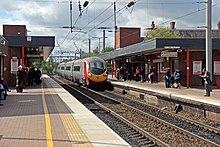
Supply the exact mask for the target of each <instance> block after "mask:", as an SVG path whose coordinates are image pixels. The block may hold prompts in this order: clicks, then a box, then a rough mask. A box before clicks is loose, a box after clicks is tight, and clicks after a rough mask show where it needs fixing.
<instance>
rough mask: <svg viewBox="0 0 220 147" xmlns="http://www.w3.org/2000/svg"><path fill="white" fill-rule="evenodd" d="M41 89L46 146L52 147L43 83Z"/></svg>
mask: <svg viewBox="0 0 220 147" xmlns="http://www.w3.org/2000/svg"><path fill="white" fill-rule="evenodd" d="M41 89H42V101H43V108H44V113H45V115H44V116H45V122H46V139H47V147H53V137H52V131H51V124H50V115H49V113H48V108H47V103H46V99H45V94H44V87H43V84H41Z"/></svg>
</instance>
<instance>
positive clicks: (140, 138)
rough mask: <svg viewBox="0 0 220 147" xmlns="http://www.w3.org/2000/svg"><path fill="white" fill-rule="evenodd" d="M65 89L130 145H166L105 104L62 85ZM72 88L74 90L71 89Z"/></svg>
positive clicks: (156, 146) (159, 146)
mask: <svg viewBox="0 0 220 147" xmlns="http://www.w3.org/2000/svg"><path fill="white" fill-rule="evenodd" d="M62 86H63V87H64V88H65V89H66V90H68V91H69V92H70V93H71V94H73V95H74V96H75V97H76V98H77V99H78V100H79V101H80V102H81V103H82V104H84V105H85V106H86V107H87V108H88V109H89V110H90V111H92V112H93V113H94V114H95V115H96V116H98V117H99V118H100V119H101V120H102V121H103V122H105V123H106V124H107V125H108V126H110V127H111V128H112V129H113V130H114V131H115V132H117V133H118V134H119V135H120V136H121V137H122V138H123V139H124V140H125V141H127V142H128V143H129V144H130V145H131V146H149V147H168V146H169V145H167V144H166V143H164V142H163V141H161V140H159V139H157V138H156V137H154V136H152V135H151V134H149V133H148V132H145V131H143V130H142V129H141V128H139V127H138V126H136V125H134V124H132V123H131V122H129V121H127V120H126V119H124V118H123V117H121V116H120V115H118V114H117V113H115V112H113V111H112V110H110V109H109V108H107V107H106V106H104V105H102V104H101V103H99V102H96V101H95V100H93V99H92V98H90V96H88V95H85V94H84V93H83V92H80V91H79V90H77V89H75V88H73V87H70V86H68V85H62ZM73 89H74V91H73ZM102 103H108V104H111V105H117V104H120V103H118V102H116V101H112V100H108V99H105V100H104V99H103V100H102Z"/></svg>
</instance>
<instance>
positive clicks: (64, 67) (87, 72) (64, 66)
mask: <svg viewBox="0 0 220 147" xmlns="http://www.w3.org/2000/svg"><path fill="white" fill-rule="evenodd" d="M57 74H58V75H59V76H62V77H64V78H66V79H69V80H71V81H73V82H75V83H78V84H81V85H83V86H91V85H101V84H106V82H107V78H108V74H107V70H106V68H105V61H104V60H103V59H101V58H99V57H88V58H84V59H80V60H74V61H69V62H65V63H60V64H59V65H58V67H57Z"/></svg>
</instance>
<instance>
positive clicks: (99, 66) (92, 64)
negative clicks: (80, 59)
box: [89, 62, 104, 69]
mask: <svg viewBox="0 0 220 147" xmlns="http://www.w3.org/2000/svg"><path fill="white" fill-rule="evenodd" d="M89 68H97V69H103V68H104V64H103V63H102V62H90V63H89Z"/></svg>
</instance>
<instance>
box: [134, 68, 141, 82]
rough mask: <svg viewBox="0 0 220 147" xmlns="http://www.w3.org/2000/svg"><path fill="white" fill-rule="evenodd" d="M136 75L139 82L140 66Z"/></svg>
mask: <svg viewBox="0 0 220 147" xmlns="http://www.w3.org/2000/svg"><path fill="white" fill-rule="evenodd" d="M135 74H136V81H137V82H138V81H139V75H140V68H139V66H137V68H136V72H135Z"/></svg>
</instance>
